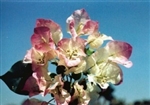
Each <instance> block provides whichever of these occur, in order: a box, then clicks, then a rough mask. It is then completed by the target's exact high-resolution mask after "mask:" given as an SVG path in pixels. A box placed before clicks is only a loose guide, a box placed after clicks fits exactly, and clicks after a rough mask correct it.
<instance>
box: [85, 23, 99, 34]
mask: <svg viewBox="0 0 150 105" xmlns="http://www.w3.org/2000/svg"><path fill="white" fill-rule="evenodd" d="M82 31H83V33H82V34H88V35H90V34H93V33H94V32H97V31H98V22H96V21H92V20H89V21H87V22H86V24H85V25H84V27H83V29H82Z"/></svg>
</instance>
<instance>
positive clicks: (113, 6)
mask: <svg viewBox="0 0 150 105" xmlns="http://www.w3.org/2000/svg"><path fill="white" fill-rule="evenodd" d="M138 1H139V0H138ZM141 1H142V0H141ZM149 5H150V2H119V1H118V2H109V1H108V0H107V2H96V1H95V2H0V9H1V10H0V19H1V20H0V75H2V74H4V73H5V72H7V70H9V69H10V67H11V66H12V64H14V63H15V62H16V61H18V60H20V59H23V57H24V55H25V54H26V50H28V49H30V47H31V43H30V36H31V35H32V34H33V28H34V26H35V21H36V19H38V18H45V19H52V20H53V21H55V22H57V23H58V24H59V25H60V26H61V28H62V31H63V34H64V37H68V35H67V32H66V19H67V17H68V16H70V15H71V14H72V12H73V11H74V10H77V9H81V8H84V9H85V10H86V11H87V12H88V14H89V16H90V18H91V19H92V20H96V21H98V22H99V24H100V28H99V30H100V32H102V33H105V34H106V35H110V36H112V37H113V38H114V39H116V40H120V41H125V42H128V43H130V44H131V45H132V46H133V53H132V56H131V58H130V60H131V61H132V62H133V67H132V68H130V69H126V68H125V67H122V69H123V74H124V75H123V76H124V81H123V83H122V84H121V85H119V86H117V87H116V88H115V89H116V91H115V96H116V97H118V98H119V99H125V101H127V102H131V101H133V100H142V99H150V67H149V65H150V55H149V54H150V50H149V49H150V42H149V41H150V7H149ZM49 97H50V96H47V97H46V98H45V100H49ZM25 98H27V97H25V96H21V95H17V94H15V93H13V92H12V91H11V90H9V89H8V87H7V86H6V85H5V84H4V83H3V82H2V81H0V103H1V105H8V103H11V104H12V103H15V105H20V104H19V103H20V102H22V100H23V99H25ZM39 98H41V97H40V96H39Z"/></svg>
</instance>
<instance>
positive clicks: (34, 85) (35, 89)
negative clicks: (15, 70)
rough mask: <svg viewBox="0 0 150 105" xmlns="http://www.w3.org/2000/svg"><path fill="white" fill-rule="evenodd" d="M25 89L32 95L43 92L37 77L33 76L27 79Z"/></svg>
mask: <svg viewBox="0 0 150 105" xmlns="http://www.w3.org/2000/svg"><path fill="white" fill-rule="evenodd" d="M31 84H32V85H31ZM23 90H25V91H28V92H29V96H30V97H32V96H34V95H37V94H39V93H40V92H41V91H40V89H39V86H38V85H37V82H36V80H35V78H33V77H32V76H31V77H29V78H28V79H27V81H26V83H25V86H24V88H23Z"/></svg>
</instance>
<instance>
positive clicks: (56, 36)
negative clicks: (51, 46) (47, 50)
mask: <svg viewBox="0 0 150 105" xmlns="http://www.w3.org/2000/svg"><path fill="white" fill-rule="evenodd" d="M41 26H45V27H48V28H49V29H50V32H51V34H52V39H53V41H54V42H55V44H57V43H58V41H59V40H61V39H62V36H63V34H62V32H61V28H60V26H59V25H58V24H57V23H55V22H54V21H52V20H46V19H37V21H36V27H41Z"/></svg>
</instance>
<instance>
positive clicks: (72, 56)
mask: <svg viewBox="0 0 150 105" xmlns="http://www.w3.org/2000/svg"><path fill="white" fill-rule="evenodd" d="M66 54H67V58H68V59H76V57H77V56H78V50H77V49H73V50H69V49H68V50H66Z"/></svg>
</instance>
